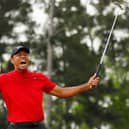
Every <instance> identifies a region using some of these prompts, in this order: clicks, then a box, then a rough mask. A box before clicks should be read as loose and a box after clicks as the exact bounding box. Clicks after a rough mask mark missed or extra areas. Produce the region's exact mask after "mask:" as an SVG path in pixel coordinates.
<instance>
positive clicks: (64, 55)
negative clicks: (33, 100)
mask: <svg viewBox="0 0 129 129" xmlns="http://www.w3.org/2000/svg"><path fill="white" fill-rule="evenodd" d="M35 2H36V3H37V2H38V3H39V4H40V3H42V2H43V3H44V4H45V5H46V6H45V8H46V14H48V13H49V2H51V1H49V2H48V3H47V2H46V1H42V0H37V1H35ZM111 2H114V1H113V0H112V1H111V0H109V1H97V2H95V1H91V2H90V3H88V4H87V6H91V7H93V8H94V9H95V10H96V12H95V14H90V13H89V12H88V8H86V7H87V6H86V5H82V4H81V3H80V0H75V1H73V0H69V2H68V1H66V0H62V1H56V3H55V9H54V18H53V21H54V24H53V26H54V35H53V36H52V37H51V39H50V41H51V44H52V47H53V73H52V79H53V80H54V81H55V82H57V83H58V84H59V85H61V86H65V85H66V86H71V85H79V84H80V83H84V82H85V81H86V80H88V78H89V77H90V75H91V74H92V73H93V72H95V69H96V66H97V64H98V63H99V59H100V57H101V54H102V52H103V49H104V47H105V43H106V41H107V37H108V35H109V32H110V29H111V26H112V23H113V20H114V13H113V8H110V10H108V8H109V7H110V6H111ZM117 2H119V3H121V4H122V3H123V0H120V1H117ZM30 3H31V2H30V1H19V0H10V1H7V0H1V1H0V19H1V20H0V55H1V56H0V60H1V63H2V66H3V69H2V72H7V71H9V70H11V69H12V66H11V65H10V63H9V62H7V61H6V58H5V56H4V54H7V53H8V54H10V52H11V48H12V47H13V46H15V45H17V44H20V41H19V38H18V37H19V33H16V32H14V28H15V27H16V26H19V27H20V25H25V26H26V27H27V29H26V31H25V32H24V33H25V35H26V37H27V39H26V41H25V42H24V44H26V45H27V46H29V47H31V50H32V51H31V58H32V60H31V67H32V69H33V70H35V68H34V67H35V65H36V70H40V71H45V72H46V66H47V62H46V60H47V35H48V30H47V29H44V30H43V34H37V33H36V32H35V28H36V27H37V25H36V23H35V22H34V21H33V20H32V19H31V17H30V14H31V13H32V5H31V4H30ZM93 8H92V9H93ZM128 17H129V10H128V6H127V4H126V6H125V13H124V14H122V15H121V16H119V17H118V21H117V23H116V26H115V29H114V32H113V35H112V37H111V40H110V42H111V45H110V47H109V50H108V53H107V56H106V57H105V61H104V65H103V69H102V71H101V83H100V85H99V87H98V88H95V89H92V90H90V91H87V92H84V93H82V94H80V95H78V96H75V97H72V98H69V99H66V100H63V99H59V98H54V99H53V105H52V108H51V123H50V127H51V129H57V128H59V129H94V128H96V129H101V127H102V125H104V126H109V129H128V127H129V124H128V121H129V110H128V108H129V94H128V90H129V87H128V84H129V72H128V67H129V63H128V62H129V56H128V53H129V43H128V42H129V30H128V28H129V24H128ZM19 23H20V24H19ZM45 27H46V28H47V27H49V22H47V23H46V26H45ZM96 40H97V41H96ZM98 43H100V46H99V49H98V50H96V48H97V46H98ZM59 52H60V53H59ZM1 108H2V109H3V110H0V129H6V126H7V120H6V110H5V109H4V105H3V103H2V106H1V107H0V109H1ZM57 113H58V114H57Z"/></svg>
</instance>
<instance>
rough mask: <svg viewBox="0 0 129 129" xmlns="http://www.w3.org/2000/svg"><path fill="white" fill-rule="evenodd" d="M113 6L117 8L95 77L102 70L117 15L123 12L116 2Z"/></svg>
mask: <svg viewBox="0 0 129 129" xmlns="http://www.w3.org/2000/svg"><path fill="white" fill-rule="evenodd" d="M113 4H114V5H115V6H116V7H117V8H116V9H115V18H114V20H113V24H112V27H111V30H110V33H109V36H108V38H107V42H106V45H105V48H104V51H103V53H102V56H101V58H100V62H99V65H98V67H97V70H96V75H97V76H99V73H100V70H101V68H102V64H103V60H104V57H105V54H106V52H107V50H108V46H109V44H110V38H111V35H112V32H113V30H114V27H115V24H116V21H117V18H118V16H119V15H121V14H122V13H123V12H124V9H123V7H122V6H121V5H120V4H119V3H118V2H113Z"/></svg>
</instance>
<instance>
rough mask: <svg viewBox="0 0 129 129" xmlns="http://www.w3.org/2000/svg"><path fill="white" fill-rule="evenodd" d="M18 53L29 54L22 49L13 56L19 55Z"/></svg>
mask: <svg viewBox="0 0 129 129" xmlns="http://www.w3.org/2000/svg"><path fill="white" fill-rule="evenodd" d="M20 55H26V56H28V55H29V54H28V53H27V52H26V51H24V50H20V51H18V52H17V53H16V54H15V55H14V56H13V57H16V56H20Z"/></svg>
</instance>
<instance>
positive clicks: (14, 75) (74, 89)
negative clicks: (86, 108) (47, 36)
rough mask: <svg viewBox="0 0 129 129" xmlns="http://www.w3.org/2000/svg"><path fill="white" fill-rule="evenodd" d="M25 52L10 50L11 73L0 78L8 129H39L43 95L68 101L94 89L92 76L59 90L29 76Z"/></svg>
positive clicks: (43, 79) (34, 74)
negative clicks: (80, 83)
mask: <svg viewBox="0 0 129 129" xmlns="http://www.w3.org/2000/svg"><path fill="white" fill-rule="evenodd" d="M29 53H30V51H29V49H28V48H26V47H25V46H18V47H16V48H14V50H13V51H12V54H11V63H12V64H13V66H14V70H13V71H10V72H8V73H3V74H1V75H0V92H1V94H2V96H3V99H4V101H5V103H6V106H7V110H8V122H9V126H8V129H43V126H42V124H41V121H42V120H44V112H43V110H42V96H43V93H44V92H45V93H48V94H50V95H53V96H57V97H60V98H68V97H71V96H74V95H77V94H79V93H81V92H84V91H86V90H89V89H91V88H92V87H95V86H97V84H98V82H99V78H98V77H96V74H94V75H93V76H92V77H91V78H90V79H89V81H88V82H87V83H85V84H82V85H79V86H71V87H64V88H62V87H59V86H58V85H57V84H55V83H54V82H52V81H51V80H49V79H48V78H47V77H46V76H45V75H44V74H42V73H39V72H31V71H29V70H28V66H29Z"/></svg>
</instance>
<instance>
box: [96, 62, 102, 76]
mask: <svg viewBox="0 0 129 129" xmlns="http://www.w3.org/2000/svg"><path fill="white" fill-rule="evenodd" d="M101 68H102V64H99V65H98V67H97V70H96V75H97V76H99V73H100V70H101Z"/></svg>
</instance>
